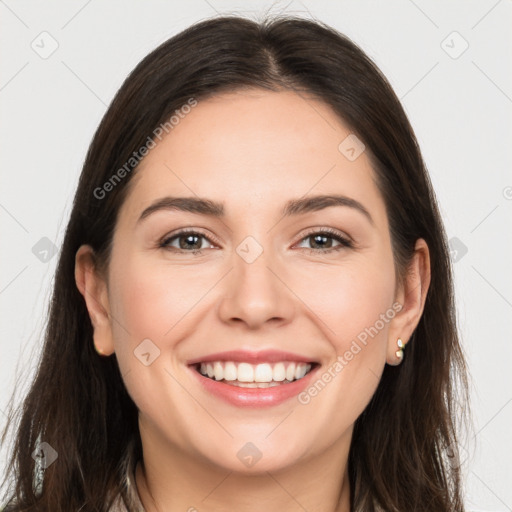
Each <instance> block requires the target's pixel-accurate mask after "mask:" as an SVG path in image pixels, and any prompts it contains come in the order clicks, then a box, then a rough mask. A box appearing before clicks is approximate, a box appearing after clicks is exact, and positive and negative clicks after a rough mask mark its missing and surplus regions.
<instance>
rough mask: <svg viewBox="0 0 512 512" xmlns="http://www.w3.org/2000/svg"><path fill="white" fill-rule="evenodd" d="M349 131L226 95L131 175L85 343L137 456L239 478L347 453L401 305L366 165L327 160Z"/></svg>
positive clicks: (305, 112) (305, 108)
mask: <svg viewBox="0 0 512 512" xmlns="http://www.w3.org/2000/svg"><path fill="white" fill-rule="evenodd" d="M350 134H351V131H350V129H349V128H348V127H347V126H346V125H345V124H344V123H343V122H342V121H341V120H340V119H339V118H338V117H337V116H336V115H335V114H334V112H333V111H332V110H331V109H330V108H329V107H328V106H326V105H325V104H323V103H321V102H319V101H316V100H314V99H312V98H305V97H300V96H298V95H296V94H295V93H293V92H279V93H276V92H265V91H259V90H253V91H250V92H248V91H244V92H237V93H230V94H223V95H219V96H216V97H214V98H213V99H208V100H205V101H199V103H198V105H197V106H196V107H195V108H193V109H192V110H191V112H190V113H189V114H187V115H186V116H184V118H183V119H180V121H179V124H177V125H175V126H174V128H173V130H172V131H171V132H170V133H169V135H167V136H166V137H165V138H163V139H162V141H161V142H159V143H158V144H157V145H156V147H154V148H153V149H151V151H150V152H149V154H148V155H147V156H146V157H145V159H144V160H143V162H142V163H141V165H140V166H139V168H138V169H137V172H136V175H135V176H134V177H133V179H132V182H131V183H130V192H129V194H128V196H127V198H126V200H125V202H124V203H123V206H122V208H121V210H120V213H119V218H118V223H117V226H116V229H115V233H114V239H113V248H112V254H111V261H110V265H109V268H108V274H107V275H106V278H105V281H104V282H105V294H104V297H103V299H101V300H102V301H103V304H104V308H105V311H108V314H109V319H110V320H109V322H108V325H106V326H104V327H101V326H99V327H98V326H95V344H96V347H97V349H98V350H99V351H100V352H103V353H104V354H110V353H112V352H115V354H116V357H117V359H118V362H119V366H120V369H121V373H122V375H123V379H124V382H125V385H126V387H127V389H128V392H129V393H130V395H131V397H132V398H133V400H134V402H135V403H136V405H137V407H138V408H139V411H140V415H139V421H140V428H141V435H142V439H143V443H145V442H146V445H147V447H148V450H149V449H151V447H153V449H154V450H162V449H168V450H170V451H174V452H180V453H182V454H186V455H187V457H189V458H192V459H194V460H200V461H202V462H203V463H208V464H214V465H217V466H219V467H222V468H225V469H228V470H232V471H245V472H251V471H272V470H276V469H278V468H285V467H288V466H292V465H293V464H295V463H297V462H298V461H299V460H300V461H305V460H308V459H310V458H313V457H315V456H316V455H318V454H320V453H322V452H325V451H326V450H327V449H330V450H332V449H334V450H336V449H337V448H338V449H340V450H342V449H343V448H342V447H343V446H345V447H346V446H347V443H348V442H349V439H350V436H351V432H352V426H353V424H354V422H355V420H356V419H357V418H358V416H359V415H360V414H361V412H362V411H363V410H364V408H365V406H366V405H367V404H368V402H369V400H370V398H371V397H372V395H373V393H374V392H375V390H376V387H377V385H378V382H379V379H380V376H381V374H382V371H383V368H384V365H385V364H386V360H387V359H389V353H390V350H392V351H393V352H392V353H394V350H396V348H394V349H393V346H394V344H396V338H395V334H397V333H398V335H400V333H399V330H400V329H399V327H400V326H399V325H398V323H399V322H400V314H399V309H400V308H401V305H400V304H399V303H400V300H399V299H400V293H401V292H400V290H399V289H398V288H397V285H396V282H397V276H396V275H395V271H394V264H393V254H392V248H391V241H390V235H389V226H388V220H387V216H386V211H385V204H384V201H383V198H382V196H381V193H380V191H379V189H378V188H377V186H376V184H375V181H374V179H375V175H374V171H373V170H372V168H371V165H370V161H369V158H368V156H367V155H366V153H365V152H363V153H361V154H360V155H359V156H358V157H357V158H356V159H354V158H353V156H354V155H353V154H352V152H351V151H350V150H348V152H347V147H346V146H344V145H342V146H341V150H340V149H339V146H340V143H342V141H344V140H345V139H346V137H347V136H349V135H350ZM348 140H349V141H350V140H351V139H348ZM345 144H346V143H345ZM357 149H358V148H356V151H357ZM356 154H357V153H356ZM348 156H350V157H351V158H348ZM320 196H326V197H324V198H323V199H322V198H320ZM179 198H182V199H179ZM183 198H185V199H188V201H186V200H185V199H183ZM315 198H316V199H315ZM204 201H207V202H206V203H205V202H204ZM397 301H398V302H397ZM397 304H398V305H397ZM93 323H94V320H93ZM390 347H391V348H390ZM201 372H202V373H208V372H209V373H210V377H209V376H208V375H206V376H204V375H201ZM304 372H308V373H306V375H305V376H303V375H304ZM296 377H299V378H298V379H296ZM233 379H234V380H233ZM283 379H284V380H283ZM295 379H296V380H295ZM289 380H293V382H289ZM255 381H258V382H256V383H255ZM269 381H270V382H269ZM155 440H156V441H155ZM248 443H252V445H250V444H248ZM157 447H158V448H157ZM145 449H146V446H145ZM260 455H261V458H260V459H259V460H257V459H258V457H259V456H260ZM251 457H253V458H251ZM253 460H257V462H256V463H254V462H253Z"/></svg>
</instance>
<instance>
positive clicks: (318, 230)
mask: <svg viewBox="0 0 512 512" xmlns="http://www.w3.org/2000/svg"><path fill="white" fill-rule="evenodd" d="M316 234H327V235H330V236H332V237H333V238H340V239H341V240H342V241H344V242H345V243H346V244H348V245H350V246H353V245H354V244H355V242H354V240H353V239H352V237H351V236H349V235H347V234H346V233H344V232H343V231H339V230H337V229H334V228H328V227H321V226H319V227H313V228H308V229H307V230H306V231H305V232H304V231H303V232H302V233H301V234H300V237H299V238H298V239H297V240H296V241H295V242H294V243H293V245H296V244H298V243H299V242H302V240H304V238H307V237H308V236H311V235H316Z"/></svg>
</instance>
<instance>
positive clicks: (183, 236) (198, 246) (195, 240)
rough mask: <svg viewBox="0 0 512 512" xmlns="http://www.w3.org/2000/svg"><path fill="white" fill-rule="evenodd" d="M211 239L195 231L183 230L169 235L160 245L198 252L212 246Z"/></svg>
mask: <svg viewBox="0 0 512 512" xmlns="http://www.w3.org/2000/svg"><path fill="white" fill-rule="evenodd" d="M205 242H206V244H205ZM211 246H212V244H211V243H210V242H209V240H208V239H207V238H206V237H205V236H204V235H202V234H201V233H197V232H195V231H182V232H180V233H176V234H175V235H173V236H170V237H167V238H165V239H164V240H162V242H161V243H160V247H163V248H170V249H176V250H181V251H186V252H198V251H201V250H202V249H207V248H209V247H211Z"/></svg>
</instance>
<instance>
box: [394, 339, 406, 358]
mask: <svg viewBox="0 0 512 512" xmlns="http://www.w3.org/2000/svg"><path fill="white" fill-rule="evenodd" d="M396 344H397V345H398V350H397V351H396V352H395V354H396V357H398V359H400V362H402V359H403V358H404V348H405V343H404V342H403V341H402V338H398V340H397V342H396Z"/></svg>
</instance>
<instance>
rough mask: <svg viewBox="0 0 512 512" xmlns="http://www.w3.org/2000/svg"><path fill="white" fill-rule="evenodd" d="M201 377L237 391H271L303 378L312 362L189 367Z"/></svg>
mask: <svg viewBox="0 0 512 512" xmlns="http://www.w3.org/2000/svg"><path fill="white" fill-rule="evenodd" d="M191 366H192V368H193V369H194V370H195V371H196V372H198V373H199V374H200V375H202V376H203V377H205V378H207V379H210V380H213V381H216V382H219V383H223V384H227V385H229V386H236V387H239V388H258V389H264V388H272V387H278V386H285V385H287V384H291V383H293V382H296V381H298V380H301V379H303V378H304V377H305V376H306V375H308V374H309V373H310V372H311V371H312V370H313V369H314V368H315V367H316V366H318V364H317V363H315V362H310V363H304V362H299V361H277V362H264V363H258V364H252V363H249V362H239V361H208V362H198V363H195V364H193V365H191Z"/></svg>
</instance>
